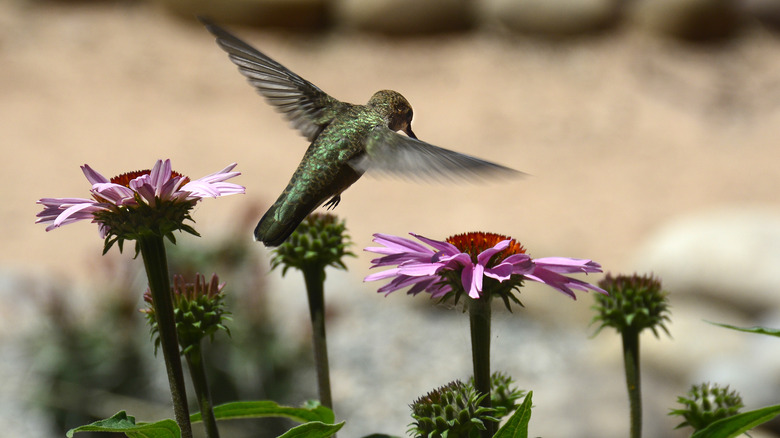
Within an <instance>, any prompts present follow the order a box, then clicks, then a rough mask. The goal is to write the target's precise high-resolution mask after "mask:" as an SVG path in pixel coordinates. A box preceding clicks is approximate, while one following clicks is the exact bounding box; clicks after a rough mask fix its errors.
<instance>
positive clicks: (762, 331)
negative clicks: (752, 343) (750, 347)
mask: <svg viewBox="0 0 780 438" xmlns="http://www.w3.org/2000/svg"><path fill="white" fill-rule="evenodd" d="M707 322H708V323H710V324H712V325H719V326H721V327H725V328H727V329H732V330H737V331H740V332H747V333H757V334H759V335H769V336H777V337H780V329H773V328H766V327H759V326H753V327H737V326H735V325H730V324H722V323H719V322H712V321H707Z"/></svg>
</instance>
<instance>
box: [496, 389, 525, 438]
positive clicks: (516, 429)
mask: <svg viewBox="0 0 780 438" xmlns="http://www.w3.org/2000/svg"><path fill="white" fill-rule="evenodd" d="M533 395H534V392H533V391H528V395H527V396H525V400H523V404H521V405H520V407H519V408H517V410H516V411H515V413H514V414H512V416H511V417H509V420H508V421H507V422H506V424H504V425H503V426H502V427H501V428H500V429H498V431H497V432H496V434H495V435H493V438H528V422H529V421H531V407H532V405H531V396H533Z"/></svg>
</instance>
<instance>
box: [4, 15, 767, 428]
mask: <svg viewBox="0 0 780 438" xmlns="http://www.w3.org/2000/svg"><path fill="white" fill-rule="evenodd" d="M196 14H204V15H207V16H209V17H211V18H212V19H213V20H215V21H216V22H218V23H220V24H222V25H224V26H226V27H228V28H229V29H230V30H232V31H233V32H234V33H236V34H237V35H238V36H239V37H241V38H243V39H245V40H246V41H248V42H249V43H250V44H252V45H254V46H255V47H257V48H258V49H260V50H262V51H264V52H265V53H267V54H268V55H270V56H271V57H273V58H275V59H276V60H278V61H279V62H281V63H282V64H284V65H286V66H287V67H289V68H290V69H291V70H293V71H295V72H296V73H298V74H299V75H301V76H302V77H304V78H306V79H308V80H310V81H311V82H313V83H315V84H316V85H317V86H319V87H320V88H321V89H323V90H324V91H325V92H327V93H329V94H331V95H332V96H334V97H336V98H338V99H341V100H345V101H348V102H353V103H365V102H366V101H367V100H368V98H369V97H370V96H371V95H372V94H373V93H374V92H375V91H377V90H379V89H394V90H397V91H399V92H401V93H402V94H403V95H404V96H405V97H406V98H407V99H408V100H409V101H410V102H411V104H412V105H413V106H414V110H415V119H414V123H413V126H414V131H415V133H416V134H417V135H418V136H419V137H420V138H421V139H423V140H425V141H428V142H430V143H433V144H436V145H439V146H442V147H446V148H449V149H454V150H456V151H460V152H464V153H468V154H472V155H477V156H480V157H482V158H485V159H488V160H492V161H497V162H499V163H502V164H504V165H507V166H510V167H513V168H516V169H518V170H521V171H523V172H526V173H528V174H529V176H527V177H525V178H522V179H516V180H500V181H492V182H486V183H479V184H462V185H461V184H459V185H452V184H449V183H441V184H420V183H415V182H410V181H401V180H395V179H385V178H371V177H369V176H366V177H364V178H363V179H361V180H360V181H359V182H358V183H357V184H355V185H354V186H353V187H352V188H350V189H349V190H348V191H347V192H346V193H345V194H344V195H343V197H342V202H341V204H340V205H339V206H338V208H337V209H336V210H335V213H336V214H338V215H339V216H340V217H342V218H345V219H346V221H347V226H348V229H349V231H350V234H351V236H352V240H353V241H354V242H355V245H354V252H355V253H356V254H357V255H358V257H356V258H352V259H349V260H348V261H347V266H348V267H349V271H348V272H346V273H345V272H336V271H332V272H329V274H328V281H327V283H326V286H325V287H326V294H327V296H328V306H329V321H328V324H329V326H328V330H329V332H328V337H329V344H330V348H331V351H330V356H331V372H332V379H331V380H332V381H333V393H334V399H335V400H334V401H335V410H336V414H337V418H339V419H344V420H346V421H347V424H346V426H345V427H344V429H343V432H342V433H340V435H343V436H346V437H359V436H364V435H368V434H370V433H374V432H383V433H390V434H394V435H403V434H404V433H405V431H406V429H407V425H408V423H409V422H410V421H411V418H410V417H409V410H408V404H409V403H411V402H412V401H413V400H414V399H416V398H417V397H419V396H420V395H422V394H424V393H426V392H427V391H429V390H431V389H433V388H434V387H438V386H441V385H443V384H446V383H447V382H449V381H451V380H454V379H464V380H465V379H466V378H467V377H468V376H469V375H470V373H471V365H470V356H469V355H470V348H469V338H468V323H467V318H466V317H465V315H463V314H461V312H460V311H459V309H452V308H449V307H447V306H436V305H435V303H433V302H430V301H429V300H427V299H426V298H425V297H422V296H418V297H416V298H414V299H412V298H410V297H405V296H404V295H403V293H402V292H399V293H396V294H394V295H391V296H389V297H384V296H382V295H379V294H377V293H376V289H377V288H378V287H379V286H380V284H364V283H363V282H362V278H363V277H364V276H365V275H367V274H368V267H369V260H370V257H369V256H367V255H365V254H363V252H362V248H364V247H366V246H370V245H371V235H372V233H376V232H383V233H390V234H397V235H405V234H406V233H408V232H410V231H412V232H417V233H420V234H423V235H425V236H428V237H431V238H436V239H444V238H446V237H447V236H449V235H452V234H456V233H461V232H466V231H489V232H497V233H502V234H507V235H510V236H512V237H514V238H516V239H517V240H519V241H520V242H522V243H523V244H524V246H525V247H526V248H527V249H528V252H529V253H530V254H531V255H532V256H534V257H544V256H568V257H579V258H590V259H593V260H596V261H598V262H599V263H601V264H602V265H603V266H604V269H605V271H609V272H612V273H632V272H639V273H649V272H653V273H655V274H656V275H658V276H660V277H661V278H662V279H663V282H664V285H665V289H666V290H668V291H670V292H671V303H672V318H673V322H672V324H670V331H671V333H672V338H668V337H666V336H662V337H661V339H660V340H656V339H655V338H654V337H653V336H652V335H644V336H643V338H642V354H643V369H644V374H643V378H644V385H645V387H644V396H645V409H644V411H645V436H647V437H669V436H687V433H688V432H689V430H683V431H678V432H672V429H673V427H674V426H675V425H676V424H678V423H679V422H680V420H679V419H677V418H671V417H668V416H667V413H668V411H669V409H671V408H675V407H677V406H676V404H675V401H676V397H677V395H682V394H683V393H685V391H687V389H688V388H689V387H690V385H691V384H694V383H700V382H702V381H712V382H717V383H721V384H731V387H732V388H733V389H736V390H737V391H739V392H740V393H741V394H742V396H743V398H744V400H745V403H746V405H747V408H748V409H752V408H757V407H761V406H765V405H769V404H776V403H778V401H779V400H778V399H777V394H778V393H780V392H779V391H778V389H780V357H778V354H777V351H778V348H777V342H778V341H777V340H776V339H774V338H769V337H760V336H755V335H747V334H738V333H735V332H729V331H727V330H725V329H721V328H718V327H714V326H711V325H709V324H707V323H705V322H704V320H710V321H719V322H725V323H731V324H736V325H743V326H749V325H754V324H761V325H767V326H772V327H780V312H778V309H780V295H778V291H780V268H778V267H779V266H780V208H779V207H780V206H779V205H778V201H780V194H779V193H778V189H780V172H778V159H780V150H778V147H777V146H778V144H779V143H780V110H779V106H780V40H779V38H780V34H778V29H780V1H778V0H632V1H625V0H435V1H434V0H429V1H425V2H421V1H416V0H392V1H391V0H222V1H218V2H217V1H214V0H154V1H151V0H149V1H141V0H135V1H134V0H122V1H97V0H96V1H68V0H60V1H57V0H49V1H42V0H40V1H37V0H4V1H2V2H0V144H1V145H2V150H3V154H4V157H5V159H4V160H2V161H0V187H2V188H3V192H2V199H3V203H2V205H3V207H2V208H1V209H0V215H1V216H0V217H1V218H2V223H3V226H2V227H0V235H1V237H2V242H3V245H2V247H3V249H2V251H0V257H1V258H0V294H2V302H3V304H2V305H0V351H1V352H2V353H0V357H1V358H2V360H1V361H0V436H8V437H16V436H37V437H57V436H63V435H64V432H65V431H66V430H67V429H69V428H72V427H75V426H77V425H80V424H84V423H87V422H91V421H94V420H95V419H98V418H105V417H108V416H110V415H113V414H114V413H116V412H117V411H119V410H120V409H126V410H128V411H129V413H130V414H131V415H135V416H136V417H138V419H139V420H154V419H159V418H162V417H164V416H170V413H167V412H168V410H169V409H170V407H169V405H170V400H169V396H168V395H167V383H166V381H165V375H164V366H163V364H162V360H161V358H154V357H153V354H152V353H153V347H152V343H151V342H150V341H149V334H148V329H147V328H146V327H145V325H144V323H143V320H144V318H143V316H142V315H141V314H140V313H137V311H136V309H138V308H141V307H142V300H141V295H142V293H143V291H144V289H145V287H146V286H145V278H144V274H143V272H142V266H141V264H140V260H133V259H132V255H133V254H132V248H130V250H129V251H128V250H126V252H125V253H124V254H119V252H118V251H116V250H112V251H111V252H110V253H109V254H108V255H106V256H103V257H101V256H100V252H101V250H102V242H101V240H100V239H99V237H98V234H97V229H96V227H95V226H94V225H91V224H88V223H78V224H75V225H71V226H67V227H64V228H61V229H58V230H55V231H53V232H50V233H46V232H45V231H44V227H43V226H41V225H35V224H34V223H33V222H34V219H35V214H36V213H37V212H38V211H39V210H40V207H39V206H38V205H36V204H35V201H36V200H37V199H39V198H42V197H86V196H87V195H88V189H89V185H88V183H87V182H86V180H85V179H84V177H83V175H82V173H81V171H80V170H79V167H78V166H80V165H83V164H84V163H88V164H89V165H90V166H92V167H93V168H94V169H96V170H98V171H99V172H101V173H103V174H104V175H106V176H107V177H110V176H113V175H117V174H119V173H124V172H127V171H130V170H135V169H146V168H150V167H151V166H152V165H153V164H154V162H155V160H157V159H159V158H171V160H172V162H173V165H174V169H175V170H177V171H179V172H181V173H184V174H186V175H188V176H190V177H193V178H198V177H200V176H203V175H206V174H209V173H212V172H214V171H217V170H219V169H221V168H222V167H224V166H225V165H227V164H229V163H231V162H238V168H237V170H239V171H241V172H243V175H242V176H240V177H239V178H237V179H236V180H235V181H236V182H237V183H240V184H243V185H245V186H246V187H247V192H246V195H243V196H232V197H228V198H224V199H219V200H205V201H204V202H202V203H201V204H199V206H198V207H197V208H196V210H195V211H194V213H193V217H194V218H195V220H196V224H195V228H196V229H197V230H198V231H199V232H200V233H201V235H202V236H203V237H202V238H194V237H191V236H188V235H182V236H181V238H180V239H179V245H178V246H177V247H176V248H174V249H171V253H172V254H171V257H172V259H173V260H174V262H173V264H174V266H176V269H177V270H179V271H181V272H192V271H196V270H199V271H201V272H204V273H207V274H209V273H211V272H212V271H216V272H218V273H219V275H220V278H221V280H223V281H226V282H227V284H228V285H227V288H226V291H227V293H228V294H229V295H230V296H231V300H232V303H231V307H232V310H233V312H234V321H233V322H232V324H231V330H232V332H233V337H232V338H231V339H228V338H227V337H226V336H224V335H223V334H218V335H217V338H216V340H215V344H214V345H213V346H212V347H211V348H210V349H209V352H208V353H207V354H208V355H209V356H208V359H209V360H211V362H212V368H213V369H212V370H211V373H212V375H213V377H212V382H213V383H214V384H215V385H214V386H215V388H216V389H215V390H214V398H215V402H217V403H221V402H225V401H230V400H235V399H242V400H249V399H261V398H271V399H275V400H277V401H279V402H282V403H288V404H293V405H297V404H299V403H301V402H302V401H303V400H305V399H307V398H314V397H315V396H316V394H315V391H314V387H315V381H314V375H313V372H312V368H311V353H310V350H309V336H310V332H309V323H308V314H307V308H306V301H305V293H304V291H303V282H302V280H301V278H300V274H298V273H297V272H293V271H290V272H289V273H288V274H287V276H286V277H285V278H282V277H281V274H280V273H279V272H268V271H269V264H268V262H269V259H270V257H269V254H270V253H269V251H268V250H267V249H265V248H263V247H262V245H260V244H256V243H254V242H252V240H251V230H252V228H253V227H254V225H255V223H256V221H257V219H259V217H260V216H261V214H262V213H263V212H264V211H265V208H267V206H268V205H269V204H270V203H271V202H273V200H275V199H276V197H277V196H278V194H279V193H280V192H281V190H282V189H283V188H284V186H285V185H286V184H287V181H288V179H289V177H290V175H291V174H292V172H293V170H294V169H295V167H296V166H297V164H298V161H299V160H300V157H301V156H302V154H303V152H304V151H305V149H306V147H307V143H306V141H305V140H304V139H303V138H302V137H301V136H300V135H298V133H297V132H296V131H293V130H292V129H290V128H289V127H288V125H287V123H286V122H285V121H284V120H283V119H282V117H281V116H279V115H278V114H276V113H275V112H274V111H273V109H272V108H271V107H270V106H269V105H267V104H266V103H265V102H264V101H263V100H262V98H260V97H259V96H258V95H256V94H255V92H254V91H253V89H252V88H251V87H250V86H249V85H248V84H247V83H246V82H245V80H244V79H243V77H242V76H241V75H239V74H238V72H237V71H236V68H235V66H234V65H233V64H232V63H230V62H229V60H228V59H227V57H226V55H225V54H224V53H223V52H222V51H221V50H220V49H219V48H218V47H217V46H216V44H215V43H214V40H213V38H212V36H211V35H210V34H209V33H208V32H207V31H206V30H205V29H204V28H203V27H202V26H201V25H200V24H199V23H198V22H197V21H196V20H195V18H194V17H195V15H196ZM599 279H600V276H589V277H587V280H588V281H592V282H596V281H598V280H599ZM521 299H522V301H523V303H524V304H525V308H517V309H514V312H513V313H509V312H507V311H505V310H503V309H501V308H500V307H497V308H496V311H495V323H494V329H493V330H494V344H493V345H494V347H493V367H494V368H495V369H498V370H503V371H505V372H508V373H509V374H510V375H512V376H513V377H514V378H515V379H516V381H517V384H518V386H519V387H521V388H524V389H530V390H534V403H535V405H536V407H535V409H534V414H533V418H532V421H531V433H532V434H533V435H534V436H548V437H595V436H599V437H619V436H625V435H626V431H627V430H628V406H627V397H626V393H625V386H624V380H623V370H622V363H621V359H620V341H619V338H618V337H617V336H615V335H614V334H613V333H611V332H608V331H605V332H603V333H601V334H599V336H598V337H595V338H591V335H592V334H593V332H594V331H595V327H594V326H589V325H588V324H589V322H590V319H591V318H592V312H591V309H590V306H591V304H592V297H591V296H589V295H588V294H584V293H583V294H580V295H579V296H578V300H577V301H572V300H570V299H568V298H566V297H564V296H563V295H560V294H558V293H557V292H554V291H552V290H549V289H545V288H543V287H536V286H534V285H528V286H527V287H525V288H524V291H523V294H522V296H521ZM243 424H244V423H239V422H235V423H233V422H231V423H226V425H225V428H229V429H226V430H225V431H224V432H223V433H224V434H225V436H233V437H242V436H276V435H278V434H280V433H281V431H283V430H284V429H285V428H287V427H290V425H291V423H286V422H280V423H278V422H272V421H269V420H263V421H258V422H256V423H253V424H252V425H251V426H250V427H248V428H247V427H244V426H243ZM772 430H773V428H772V425H769V427H767V428H765V429H764V430H763V431H760V432H757V433H755V434H754V435H753V436H761V437H764V436H766V437H769V436H780V435H778V432H777V431H778V430H780V427H778V426H777V425H775V426H774V431H775V432H773V431H772ZM675 433H676V435H675Z"/></svg>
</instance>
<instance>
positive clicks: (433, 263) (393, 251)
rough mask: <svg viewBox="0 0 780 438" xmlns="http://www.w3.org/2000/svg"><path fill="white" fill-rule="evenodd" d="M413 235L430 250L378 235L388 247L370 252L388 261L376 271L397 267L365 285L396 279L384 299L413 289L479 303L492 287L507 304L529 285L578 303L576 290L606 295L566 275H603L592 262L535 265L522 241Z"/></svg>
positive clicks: (551, 260)
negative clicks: (549, 289)
mask: <svg viewBox="0 0 780 438" xmlns="http://www.w3.org/2000/svg"><path fill="white" fill-rule="evenodd" d="M410 234H411V235H412V236H414V237H415V238H417V239H418V240H420V241H421V242H423V243H425V244H427V245H428V246H425V245H422V244H420V243H417V242H415V241H413V240H410V239H406V238H402V237H398V236H391V235H387V234H374V242H377V243H379V244H381V245H384V246H383V247H370V248H366V249H365V250H366V251H370V252H375V253H378V254H382V255H383V257H379V258H377V259H374V260H372V261H371V263H372V264H373V265H372V268H375V267H379V266H396V267H395V268H391V269H388V270H385V271H382V272H378V273H375V274H371V275H369V276H367V277H366V278H365V280H364V281H374V280H383V279H387V278H392V280H391V281H390V283H388V284H386V285H385V286H382V287H381V288H379V292H380V293H385V294H389V293H391V292H394V291H396V290H398V289H403V288H405V287H408V286H411V288H410V289H409V291H408V293H409V294H411V295H416V294H418V293H420V292H422V291H426V292H428V293H430V294H431V297H433V298H439V297H445V298H446V297H447V296H449V295H448V294H451V293H454V294H455V298H456V300H457V298H458V297H459V296H460V294H461V293H464V292H465V293H467V294H468V296H469V297H470V298H473V299H478V298H480V297H482V295H483V293H484V292H485V290H486V289H487V288H486V287H485V285H486V283H490V285H491V287H490V288H489V289H491V293H498V295H499V296H501V297H502V298H504V299H505V301H506V298H511V299H513V300H515V301H517V299H516V298H515V297H514V295H512V290H513V289H516V288H518V287H519V286H521V285H522V281H523V280H525V279H528V280H531V281H536V282H539V283H543V284H546V285H548V286H550V287H552V288H554V289H556V290H558V291H560V292H563V293H564V294H566V295H568V296H570V297H572V298H574V299H576V295H575V294H574V291H575V290H580V291H588V290H593V291H596V292H600V293H606V292H605V291H604V290H603V289H601V288H599V287H596V286H593V285H591V284H589V283H587V282H584V281H582V280H578V279H575V278H570V277H567V276H565V275H563V274H573V273H579V272H584V273H590V272H601V265H599V264H598V263H596V262H594V261H592V260H585V259H573V258H567V257H543V258H538V259H533V258H531V257H530V256H529V255H528V254H526V253H525V248H523V247H522V245H520V244H519V243H518V242H517V241H516V240H514V239H512V238H510V237H506V236H502V235H499V234H493V233H482V232H475V233H465V234H458V235H455V236H451V237H448V238H447V239H446V240H445V241H438V240H433V239H429V238H426V237H423V236H420V235H417V234H414V233H410Z"/></svg>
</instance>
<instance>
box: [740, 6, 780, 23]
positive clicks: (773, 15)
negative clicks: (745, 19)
mask: <svg viewBox="0 0 780 438" xmlns="http://www.w3.org/2000/svg"><path fill="white" fill-rule="evenodd" d="M742 8H743V9H744V11H745V13H746V14H747V15H748V16H750V17H752V18H755V19H756V20H758V22H760V23H761V24H763V25H765V26H767V27H769V28H771V29H774V30H780V0H744V1H743V2H742Z"/></svg>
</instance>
